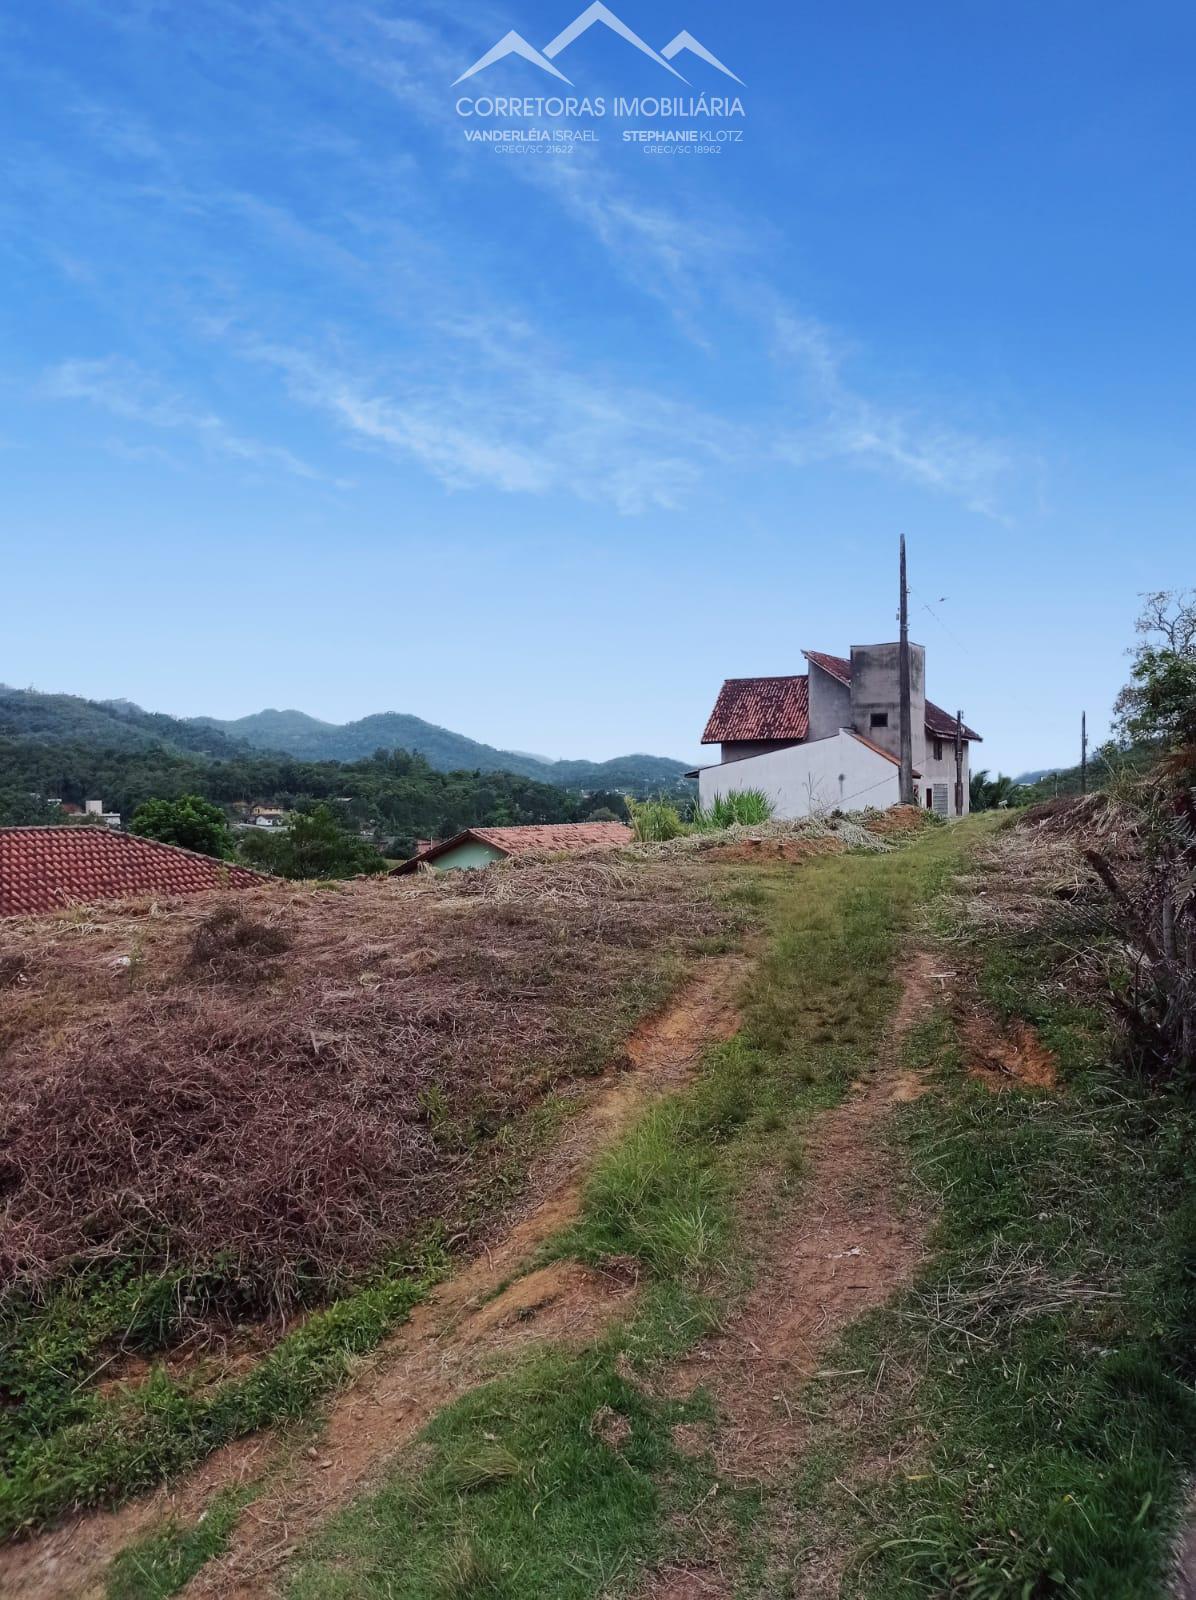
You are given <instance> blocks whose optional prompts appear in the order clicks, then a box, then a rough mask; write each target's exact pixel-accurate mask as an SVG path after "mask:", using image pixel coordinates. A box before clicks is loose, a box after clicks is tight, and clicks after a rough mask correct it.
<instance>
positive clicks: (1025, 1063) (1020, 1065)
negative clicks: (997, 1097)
mask: <svg viewBox="0 0 1196 1600" xmlns="http://www.w3.org/2000/svg"><path fill="white" fill-rule="evenodd" d="M958 1028H959V1038H960V1042H961V1043H962V1045H963V1048H964V1056H965V1061H966V1065H967V1072H968V1076H969V1077H972V1078H976V1079H977V1080H978V1081H979V1082H981V1083H983V1084H984V1085H985V1086H986V1087H987V1088H989V1089H991V1090H993V1092H994V1093H1000V1091H1001V1090H1003V1089H1014V1088H1020V1089H1054V1088H1055V1087H1056V1085H1057V1083H1058V1077H1059V1063H1058V1062H1057V1060H1056V1059H1055V1057H1054V1055H1053V1054H1052V1053H1051V1052H1050V1051H1049V1050H1048V1049H1047V1047H1046V1046H1045V1045H1044V1044H1043V1042H1042V1040H1041V1039H1040V1038H1039V1037H1038V1034H1037V1033H1036V1032H1035V1031H1034V1029H1033V1028H1032V1027H1031V1026H1030V1024H1029V1023H1028V1022H1023V1021H1021V1020H1015V1021H1013V1022H1011V1023H1009V1025H1008V1026H1007V1027H1006V1028H1002V1027H1001V1025H1000V1023H998V1022H997V1020H996V1018H995V1017H993V1016H991V1015H990V1014H989V1013H988V1012H986V1011H984V1010H982V1009H980V1008H970V1009H968V1010H966V1011H964V1012H963V1013H962V1014H961V1015H960V1017H959V1019H958Z"/></svg>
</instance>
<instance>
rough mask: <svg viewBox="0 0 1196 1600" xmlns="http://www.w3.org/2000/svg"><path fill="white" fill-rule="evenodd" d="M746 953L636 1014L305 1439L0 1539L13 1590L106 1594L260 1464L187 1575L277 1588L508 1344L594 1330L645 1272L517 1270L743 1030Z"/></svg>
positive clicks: (218, 1462)
mask: <svg viewBox="0 0 1196 1600" xmlns="http://www.w3.org/2000/svg"><path fill="white" fill-rule="evenodd" d="M745 966H746V962H745V958H743V957H741V956H726V957H718V958H712V959H708V960H706V961H704V962H703V963H702V964H701V966H700V967H699V968H698V974H697V976H696V977H695V978H694V979H693V981H692V982H691V983H690V984H689V985H688V986H687V987H686V988H685V989H684V990H683V991H682V992H681V994H680V995H679V996H678V997H677V998H676V999H675V1000H674V1002H673V1003H672V1004H671V1005H670V1006H668V1007H667V1008H666V1009H665V1010H664V1011H663V1012H662V1013H660V1014H659V1015H658V1016H656V1017H655V1018H651V1019H649V1020H648V1021H647V1022H644V1023H642V1024H641V1025H640V1026H639V1027H638V1028H637V1029H636V1030H635V1032H634V1033H633V1034H632V1036H631V1038H630V1039H629V1041H628V1043H627V1046H626V1050H625V1054H624V1055H623V1056H621V1057H620V1058H619V1059H618V1060H616V1061H615V1062H613V1063H612V1064H611V1066H610V1068H609V1069H608V1070H607V1072H606V1073H605V1074H604V1075H603V1076H602V1077H601V1078H599V1079H597V1080H595V1082H594V1084H593V1086H592V1089H591V1091H590V1094H589V1100H588V1104H587V1105H586V1106H585V1108H584V1109H582V1110H581V1111H579V1112H578V1113H577V1114H576V1115H575V1116H574V1117H573V1118H572V1120H571V1122H570V1124H569V1125H568V1127H567V1129H566V1131H565V1134H564V1136H563V1137H562V1139H561V1140H560V1141H559V1142H558V1143H557V1144H556V1146H555V1147H554V1148H553V1150H552V1151H551V1152H550V1153H549V1154H548V1156H547V1157H546V1158H545V1160H544V1161H543V1163H542V1164H541V1167H540V1169H539V1170H538V1171H537V1172H536V1173H535V1174H534V1175H533V1183H532V1190H531V1195H530V1197H529V1198H528V1199H527V1200H526V1201H525V1203H524V1205H523V1208H522V1210H521V1212H520V1214H519V1215H518V1216H517V1217H516V1219H515V1220H514V1222H513V1223H512V1225H511V1226H510V1228H509V1230H508V1232H507V1233H506V1234H505V1236H504V1237H503V1238H502V1239H501V1240H500V1241H499V1242H498V1243H497V1244H496V1245H495V1246H494V1247H493V1248H492V1249H491V1250H489V1251H487V1252H486V1253H485V1254H484V1255H482V1256H480V1257H478V1258H477V1259H475V1260H474V1261H472V1262H471V1263H470V1264H469V1265H468V1266H466V1267H465V1268H464V1269H463V1270H462V1271H461V1272H459V1273H458V1274H457V1275H456V1276H455V1277H453V1278H452V1279H450V1280H449V1281H448V1282H447V1283H445V1284H443V1285H441V1287H440V1288H439V1289H438V1290H436V1291H435V1293H434V1294H433V1295H432V1296H431V1297H430V1299H429V1300H428V1301H426V1302H425V1303H424V1304H423V1305H421V1306H418V1307H416V1309H415V1311H414V1312H413V1314H412V1316H411V1318H410V1319H409V1321H408V1322H407V1323H405V1324H404V1326H403V1327H402V1328H400V1329H399V1330H398V1331H397V1332H396V1333H395V1334H394V1335H393V1336H392V1337H391V1338H390V1339H389V1340H387V1341H386V1342H385V1343H384V1344H383V1345H382V1346H381V1347H380V1349H379V1350H378V1351H376V1352H375V1353H374V1354H373V1355H372V1356H371V1357H369V1358H367V1359H366V1360H365V1361H364V1362H363V1363H362V1369H361V1373H360V1376H359V1378H358V1379H357V1381H356V1382H355V1383H354V1384H353V1385H352V1386H351V1387H349V1388H347V1389H345V1390H343V1391H342V1392H341V1393H340V1394H339V1395H337V1396H336V1397H335V1398H334V1400H333V1402H332V1405H331V1409H330V1412H329V1415H328V1418H327V1423H326V1426H325V1427H324V1429H323V1431H322V1433H321V1436H320V1438H319V1439H318V1441H317V1444H316V1446H315V1447H314V1448H313V1449H312V1450H311V1451H310V1452H308V1453H303V1452H300V1451H295V1450H291V1451H287V1450H286V1448H285V1447H284V1446H283V1445H282V1444H281V1443H280V1441H278V1440H277V1439H276V1438H274V1437H273V1436H267V1437H263V1438H256V1439H250V1440H246V1441H243V1442H242V1443H240V1444H238V1445H236V1446H232V1447H230V1448H229V1449H228V1450H226V1451H223V1452H221V1453H220V1454H219V1455H217V1456H216V1457H213V1458H212V1460H210V1461H209V1462H207V1463H206V1464H205V1466H204V1467H203V1468H202V1469H201V1470H200V1471H198V1472H196V1473H194V1474H191V1475H190V1476H189V1477H188V1478H186V1479H185V1480H183V1481H182V1482H181V1483H180V1484H178V1485H176V1486H172V1487H171V1488H169V1489H163V1490H161V1491H159V1492H158V1493H157V1494H155V1495H152V1496H150V1497H148V1498H146V1499H143V1500H140V1501H137V1502H134V1503H132V1504H131V1505H129V1506H126V1507H123V1508H122V1509H120V1510H119V1511H116V1512H110V1513H100V1514H93V1515H89V1516H83V1517H78V1518H75V1519H74V1520H73V1521H71V1522H70V1523H68V1524H67V1525H65V1526H63V1527H61V1528H58V1529H56V1530H53V1531H51V1532H49V1533H46V1534H43V1535H40V1536H37V1537H34V1538H31V1539H29V1540H27V1541H25V1542H23V1543H20V1544H17V1545H12V1546H9V1547H8V1548H7V1549H5V1550H0V1594H3V1595H4V1596H5V1600H63V1597H66V1596H70V1597H72V1600H74V1597H79V1600H99V1597H100V1596H101V1595H102V1594H103V1587H104V1579H105V1573H106V1570H107V1567H108V1565H109V1564H110V1562H111V1561H112V1559H113V1557H114V1556H115V1555H116V1554H117V1553H118V1551H119V1550H121V1549H122V1548H123V1547H124V1546H125V1545H127V1544H128V1543H129V1542H130V1541H131V1540H132V1539H135V1538H136V1537H137V1536H138V1535H139V1534H141V1533H143V1532H144V1531H146V1530H147V1529H148V1528H150V1527H152V1526H154V1525H156V1524H158V1523H159V1522H161V1521H162V1520H163V1519H164V1518H167V1517H170V1516H176V1517H179V1518H180V1519H186V1518H193V1517H195V1516H197V1515H198V1514H199V1513H200V1512H201V1511H202V1509H203V1508H204V1506H205V1505H206V1504H207V1503H208V1501H209V1500H210V1498H211V1496H212V1495H213V1494H214V1493H215V1492H216V1491H217V1490H218V1489H221V1488H224V1487H226V1486H228V1485H230V1484H234V1483H238V1482H244V1481H247V1480H250V1479H257V1478H265V1480H266V1487H265V1489H264V1491H263V1493H262V1494H261V1495H260V1496H259V1497H258V1499H257V1500H256V1501H255V1502H254V1503H253V1505H251V1506H250V1507H249V1509H248V1511H247V1512H246V1513H245V1515H244V1516H243V1518H242V1521H241V1525H240V1527H239V1528H238V1530H237V1532H236V1534H235V1536H234V1539H233V1542H232V1545H231V1547H230V1549H229V1551H228V1553H227V1554H226V1555H225V1556H223V1557H222V1558H220V1559H219V1560H218V1561H215V1562H212V1563H209V1565H208V1566H207V1567H206V1568H205V1569H204V1570H203V1572H201V1573H200V1574H199V1575H198V1577H197V1578H196V1579H195V1580H194V1581H193V1583H192V1584H191V1585H190V1586H189V1588H188V1589H187V1591H186V1592H187V1594H188V1595H189V1596H192V1597H196V1596H209V1597H212V1596H219V1597H220V1600H229V1597H237V1600H250V1597H252V1600H262V1597H263V1596H266V1595H269V1594H272V1593H275V1592H276V1590H277V1583H278V1580H279V1578H280V1575H281V1572H282V1569H283V1567H284V1566H285V1563H286V1561H287V1559H288V1557H289V1556H290V1555H291V1554H293V1552H294V1550H295V1549H296V1547H297V1546H298V1545H299V1544H300V1543H301V1542H302V1541H303V1540H304V1539H305V1538H306V1537H307V1536H308V1534H309V1533H310V1532H311V1531H312V1529H313V1528H314V1527H316V1526H317V1525H318V1524H319V1523H321V1522H322V1521H323V1520H324V1519H326V1518H327V1517H328V1516H329V1515H330V1514H331V1513H333V1512H334V1511H336V1510H337V1509H339V1508H340V1507H341V1506H343V1505H344V1504H346V1503H347V1502H348V1501H349V1500H350V1499H351V1498H352V1497H353V1496H354V1495H356V1494H358V1493H360V1492H361V1491H362V1490H363V1488H365V1487H367V1486H368V1485H369V1483H370V1482H371V1480H372V1479H374V1478H376V1477H377V1475H378V1473H379V1472H380V1470H381V1469H382V1468H384V1467H385V1465H386V1464H387V1463H388V1462H389V1461H390V1459H391V1458H392V1457H393V1456H394V1455H395V1453H396V1452H397V1451H398V1450H399V1449H400V1448H402V1447H403V1446H404V1445H405V1444H407V1443H408V1442H409V1441H410V1440H412V1439H413V1438H414V1436H415V1435H416V1434H417V1433H418V1432H419V1430H420V1429H421V1428H422V1427H423V1426H424V1425H425V1424H426V1423H427V1422H428V1421H429V1420H430V1419H431V1418H432V1416H434V1415H435V1413H436V1412H437V1411H439V1410H440V1409H441V1408H442V1407H443V1406H444V1405H446V1404H447V1403H448V1402H450V1401H451V1400H453V1399H454V1398H456V1397H457V1396H458V1395H460V1394H462V1393H463V1392H464V1391H465V1390H466V1389H468V1388H469V1387H471V1386H472V1385H473V1384H475V1383H476V1382H478V1381H479V1380H480V1379H482V1378H484V1377H485V1376H486V1374H487V1373H488V1372H489V1371H490V1370H491V1369H492V1368H493V1366H494V1364H495V1363H496V1362H497V1361H499V1360H501V1358H502V1357H503V1355H504V1354H506V1353H508V1352H509V1351H510V1350H511V1349H512V1348H515V1347H520V1346H525V1345H527V1344H529V1343H531V1342H533V1341H538V1340H553V1341H561V1340H570V1339H573V1340H578V1341H585V1340H588V1339H591V1338H593V1337H594V1335H595V1334H596V1333H597V1332H598V1331H599V1330H600V1329H601V1328H602V1327H603V1326H605V1325H606V1324H607V1323H608V1322H609V1321H610V1320H611V1319H612V1318H613V1317H615V1316H616V1315H618V1314H619V1313H620V1311H622V1310H623V1309H625V1308H626V1307H627V1306H628V1304H629V1302H630V1301H631V1299H632V1297H633V1296H634V1294H635V1292H636V1287H637V1285H636V1279H635V1276H634V1273H633V1272H631V1271H628V1272H621V1271H619V1270H617V1264H616V1265H615V1268H614V1269H612V1270H607V1271H604V1272H596V1271H592V1270H591V1269H589V1268H586V1267H582V1266H580V1265H578V1264H577V1263H574V1262H561V1263H557V1264H555V1265H553V1266H551V1267H547V1268H544V1269H542V1270H539V1271H535V1272H530V1273H526V1272H525V1275H523V1276H520V1273H521V1272H523V1271H524V1269H525V1268H526V1266H527V1263H528V1261H529V1260H530V1259H531V1258H532V1256H533V1255H534V1253H535V1252H536V1250H537V1248H538V1247H539V1246H540V1245H542V1244H543V1243H544V1242H545V1241H546V1240H547V1239H548V1238H550V1237H551V1236H552V1235H553V1234H554V1233H555V1232H557V1231H558V1229H560V1228H561V1227H562V1226H564V1225H565V1224H567V1223H568V1222H570V1221H572V1220H573V1219H574V1218H575V1217H576V1215H577V1213H578V1209H579V1206H580V1199H581V1191H582V1185H583V1182H584V1179H585V1177H586V1174H587V1173H588V1171H589V1169H590V1167H591V1165H592V1164H593V1161H594V1159H595V1158H596V1156H597V1155H599V1154H600V1153H601V1151H602V1150H604V1149H605V1148H606V1147H607V1146H609V1145H610V1144H611V1143H612V1142H613V1141H614V1140H615V1139H617V1138H618V1137H619V1135H620V1134H621V1133H623V1132H624V1131H625V1130H626V1129H627V1128H628V1127H629V1126H630V1125H631V1123H632V1122H633V1121H634V1120H635V1119H636V1118H637V1117H638V1116H639V1115H640V1113H641V1112H642V1111H643V1109H644V1108H645V1107H646V1106H647V1105H648V1104H650V1103H651V1102H652V1101H653V1100H654V1099H657V1098H659V1097H661V1096H663V1095H666V1094H668V1093H670V1092H672V1091H674V1090H676V1089H677V1088H679V1087H680V1086H681V1085H683V1084H684V1083H685V1082H686V1081H687V1080H688V1079H689V1078H690V1077H691V1076H692V1075H693V1073H694V1071H695V1070H696V1067H697V1063H698V1060H699V1058H700V1056H701V1054H702V1052H703V1051H704V1050H705V1049H706V1047H707V1046H708V1045H710V1044H712V1043H714V1042H717V1041H718V1040H721V1039H727V1038H730V1037H731V1035H732V1034H733V1033H734V1032H735V1031H736V1029H737V1027H738V1025H739V1017H738V1012H737V1010H736V1004H735V997H736V993H737V990H738V988H739V985H740V982H741V980H742V975H743V972H744V969H745Z"/></svg>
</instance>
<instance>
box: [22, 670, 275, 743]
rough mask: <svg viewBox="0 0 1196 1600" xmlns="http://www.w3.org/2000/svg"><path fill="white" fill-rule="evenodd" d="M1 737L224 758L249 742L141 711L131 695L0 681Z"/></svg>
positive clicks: (215, 729) (208, 726)
mask: <svg viewBox="0 0 1196 1600" xmlns="http://www.w3.org/2000/svg"><path fill="white" fill-rule="evenodd" d="M0 738H7V739H23V740H32V741H34V742H36V743H38V744H54V745H58V744H75V745H86V746H87V747H88V748H90V749H94V750H149V749H152V748H153V747H155V746H164V747H165V748H166V749H168V750H182V751H186V752H188V753H189V754H192V755H201V756H214V757H216V758H218V759H223V760H228V759H231V758H232V757H234V756H238V755H244V754H245V753H246V752H247V750H248V749H249V746H248V745H247V744H246V743H245V742H244V741H243V740H240V739H235V738H233V737H232V736H231V735H229V734H227V733H225V732H223V730H222V729H220V728H219V727H217V726H216V725H215V724H214V723H212V724H204V723H201V722H186V721H183V720H181V719H180V718H178V717H170V716H166V715H165V713H163V712H157V711H143V710H142V709H141V707H140V706H135V705H134V704H133V703H132V701H131V700H85V699H83V697H82V696H81V695H77V694H42V693H40V692H39V691H38V690H36V689H13V688H11V687H10V686H9V685H7V684H0Z"/></svg>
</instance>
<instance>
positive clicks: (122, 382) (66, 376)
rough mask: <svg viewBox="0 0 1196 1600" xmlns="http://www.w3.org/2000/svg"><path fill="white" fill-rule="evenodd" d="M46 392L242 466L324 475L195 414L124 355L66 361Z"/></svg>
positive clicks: (47, 380)
mask: <svg viewBox="0 0 1196 1600" xmlns="http://www.w3.org/2000/svg"><path fill="white" fill-rule="evenodd" d="M41 392H42V394H44V395H45V396H46V397H47V398H49V399H53V400H85V401H87V402H89V403H90V404H91V405H95V406H99V407H100V408H101V409H102V410H104V411H107V412H110V413H111V414H112V415H113V416H116V417H122V418H124V419H125V420H126V421H128V422H140V423H144V424H146V425H147V426H148V427H151V428H164V429H169V430H172V431H176V432H179V433H184V434H189V435H191V437H192V438H194V439H195V440H196V441H197V442H199V443H200V444H202V445H204V446H205V447H206V448H208V449H211V450H214V451H216V452H217V453H218V454H220V455H225V456H230V457H232V458H233V459H234V460H237V461H244V462H248V463H252V464H254V465H258V466H272V467H277V468H281V469H282V470H283V471H285V472H289V473H292V474H293V475H294V476H295V477H299V478H308V479H312V480H315V479H318V478H320V477H321V476H322V475H321V474H320V473H319V472H317V471H316V470H315V468H313V467H311V466H309V465H308V464H307V462H306V461H303V460H301V459H300V458H299V457H298V456H297V455H295V454H294V452H293V451H291V450H288V449H286V448H285V447H284V446H282V445H276V444H265V443H263V442H262V441H261V440H260V439H253V438H249V437H247V436H246V435H245V434H242V433H238V432H236V431H234V430H233V429H232V428H230V427H229V426H228V424H227V423H226V422H225V421H224V420H223V419H222V418H221V417H219V416H217V415H216V414H215V413H214V412H211V411H203V410H197V409H195V408H194V407H192V406H191V405H190V404H189V403H188V402H187V401H186V400H185V399H184V398H183V397H182V396H180V395H179V394H178V393H176V392H175V391H174V390H172V389H170V388H169V387H168V386H167V385H165V384H163V383H162V382H161V381H160V380H159V379H158V378H156V377H154V376H153V374H151V373H148V372H146V371H145V370H144V369H143V368H141V367H140V366H138V365H137V364H136V363H135V362H132V361H129V360H128V359H126V358H124V357H121V356H110V357H107V358H106V359H104V360H101V361H62V362H60V363H59V364H58V365H57V366H55V367H52V368H51V369H50V370H49V371H48V372H46V373H45V374H44V376H43V378H42V383H41Z"/></svg>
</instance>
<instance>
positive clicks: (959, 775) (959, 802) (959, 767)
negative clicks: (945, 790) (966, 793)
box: [955, 711, 963, 817]
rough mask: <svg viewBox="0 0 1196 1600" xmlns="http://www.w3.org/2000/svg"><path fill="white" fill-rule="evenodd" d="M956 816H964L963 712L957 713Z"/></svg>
mask: <svg viewBox="0 0 1196 1600" xmlns="http://www.w3.org/2000/svg"><path fill="white" fill-rule="evenodd" d="M955 815H956V816H957V817H962V816H963V712H962V711H957V712H956V713H955Z"/></svg>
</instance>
